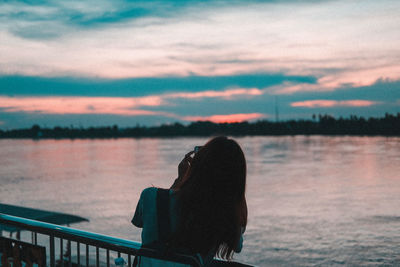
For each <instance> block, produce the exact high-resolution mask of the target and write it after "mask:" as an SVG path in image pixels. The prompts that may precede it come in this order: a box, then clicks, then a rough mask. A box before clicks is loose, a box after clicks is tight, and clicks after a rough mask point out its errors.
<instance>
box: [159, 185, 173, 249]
mask: <svg viewBox="0 0 400 267" xmlns="http://www.w3.org/2000/svg"><path fill="white" fill-rule="evenodd" d="M157 226H158V227H157V231H158V241H159V242H161V243H165V242H167V241H168V238H169V237H170V234H171V221H170V218H169V190H168V189H161V188H158V189H157Z"/></svg>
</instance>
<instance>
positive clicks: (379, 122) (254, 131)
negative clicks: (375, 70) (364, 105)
mask: <svg viewBox="0 0 400 267" xmlns="http://www.w3.org/2000/svg"><path fill="white" fill-rule="evenodd" d="M215 135H230V136H283V135H288V136H294V135H329V136H345V135H350V136H400V113H397V114H396V115H391V114H385V116H384V117H381V118H373V117H371V118H368V119H365V118H363V117H357V116H350V117H349V118H338V119H336V118H334V117H332V116H330V115H318V116H313V119H312V120H287V121H278V122H272V121H268V120H260V121H256V122H239V123H213V122H209V121H198V122H193V123H191V124H189V125H183V124H181V123H174V124H164V125H161V126H152V127H146V126H135V127H126V128H119V127H118V126H117V125H114V126H106V127H89V128H75V127H72V126H71V127H59V126H56V127H54V128H41V127H40V126H39V125H33V126H32V127H31V128H27V129H15V130H5V131H4V130H0V138H1V139H9V138H12V139H104V138H142V137H155V138H162V137H207V136H215Z"/></svg>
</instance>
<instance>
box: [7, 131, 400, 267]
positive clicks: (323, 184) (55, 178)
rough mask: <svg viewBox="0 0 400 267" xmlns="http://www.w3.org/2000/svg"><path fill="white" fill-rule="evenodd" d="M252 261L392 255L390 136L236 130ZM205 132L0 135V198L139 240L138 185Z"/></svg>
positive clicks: (395, 244) (396, 179)
mask: <svg viewBox="0 0 400 267" xmlns="http://www.w3.org/2000/svg"><path fill="white" fill-rule="evenodd" d="M236 140H237V141H238V142H239V143H240V144H241V146H242V148H243V150H244V151H245V155H246V158H247V164H248V178H247V192H246V195H247V202H248V207H249V221H248V227H247V231H246V233H245V236H244V238H245V243H244V249H243V251H242V253H240V254H238V255H237V256H236V257H235V258H236V259H237V260H239V261H243V262H247V263H251V264H256V265H258V266H276V265H283V266H290V265H298V266H313V265H316V266H318V265H323V266H325V265H343V264H344V265H372V266H375V265H400V138H392V137H391V138H385V137H322V136H312V137H306V136H297V137H243V138H237V139H236ZM206 141H207V139H206V138H175V139H150V138H149V139H147V138H143V139H106V140H41V141H34V140H0V184H1V187H0V202H3V203H8V204H15V205H23V206H28V207H33V208H40V209H47V210H53V211H60V212H66V213H73V214H77V215H81V216H84V217H87V218H89V219H90V222H89V223H80V224H75V225H73V227H75V228H80V229H84V230H89V231H94V232H99V233H103V234H107V235H113V236H117V237H122V238H127V239H133V240H140V230H139V229H137V228H135V227H134V226H132V225H131V224H130V219H131V217H132V215H133V212H134V209H135V206H136V203H137V200H138V198H139V195H140V192H141V190H142V189H144V188H146V187H149V186H152V185H154V186H159V187H169V186H170V185H171V183H172V182H173V180H174V179H175V178H176V176H177V164H178V163H179V162H180V160H181V158H182V157H183V155H184V154H185V153H186V152H187V151H189V150H191V149H192V148H193V147H194V146H195V145H201V144H204V143H205V142H206Z"/></svg>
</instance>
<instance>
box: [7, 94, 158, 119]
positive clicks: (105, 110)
mask: <svg viewBox="0 0 400 267" xmlns="http://www.w3.org/2000/svg"><path fill="white" fill-rule="evenodd" d="M161 104H162V100H161V98H160V97H158V96H148V97H136V98H134V97H131V98H122V97H17V98H16V97H0V108H2V109H4V111H5V112H28V113H45V114H114V115H126V116H137V115H155V114H159V113H157V112H153V111H148V110H140V109H137V108H138V107H143V106H159V105H161Z"/></svg>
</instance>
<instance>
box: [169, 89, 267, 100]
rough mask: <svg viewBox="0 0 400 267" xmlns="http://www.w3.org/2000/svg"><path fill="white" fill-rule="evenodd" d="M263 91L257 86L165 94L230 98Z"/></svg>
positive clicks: (171, 96) (258, 93) (259, 93)
mask: <svg viewBox="0 0 400 267" xmlns="http://www.w3.org/2000/svg"><path fill="white" fill-rule="evenodd" d="M262 94H263V91H262V90H260V89H257V88H250V89H246V88H235V89H228V90H225V91H203V92H195V93H186V92H181V93H172V94H166V95H165V97H167V98H191V99H193V98H206V97H221V98H225V99H231V98H233V97H235V96H257V95H262Z"/></svg>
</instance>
